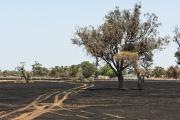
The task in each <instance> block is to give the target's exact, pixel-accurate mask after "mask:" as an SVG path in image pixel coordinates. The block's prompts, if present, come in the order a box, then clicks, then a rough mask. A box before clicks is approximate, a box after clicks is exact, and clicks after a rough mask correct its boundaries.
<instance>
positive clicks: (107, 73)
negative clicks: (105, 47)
mask: <svg viewBox="0 0 180 120" xmlns="http://www.w3.org/2000/svg"><path fill="white" fill-rule="evenodd" d="M98 75H102V76H109V77H111V78H112V77H116V74H115V73H114V71H113V70H112V69H111V68H110V67H109V66H108V65H104V66H102V67H100V68H99V69H98V70H96V76H98Z"/></svg>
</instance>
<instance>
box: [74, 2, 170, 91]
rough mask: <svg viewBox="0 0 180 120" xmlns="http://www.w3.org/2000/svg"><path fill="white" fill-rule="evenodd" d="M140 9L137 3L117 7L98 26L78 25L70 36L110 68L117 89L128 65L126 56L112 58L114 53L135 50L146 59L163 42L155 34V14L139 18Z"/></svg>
mask: <svg viewBox="0 0 180 120" xmlns="http://www.w3.org/2000/svg"><path fill="white" fill-rule="evenodd" d="M140 9H141V6H140V5H135V7H134V9H133V10H132V11H130V10H123V11H120V10H119V8H118V7H117V8H116V9H115V10H114V11H111V12H109V13H108V14H107V15H106V16H105V22H104V23H103V24H102V25H100V26H99V27H97V28H94V27H93V26H89V27H83V28H79V29H77V31H76V33H75V37H74V38H73V39H72V42H73V44H76V45H79V46H83V47H84V48H85V49H86V50H87V52H88V53H89V54H91V55H92V56H94V57H96V58H98V59H101V60H103V61H105V62H106V63H107V64H108V65H109V66H110V67H111V69H112V70H113V71H114V72H115V74H116V75H117V77H118V80H119V88H123V75H122V71H123V70H124V69H125V68H127V67H129V66H131V64H130V63H129V62H128V59H121V60H116V59H115V57H114V56H115V55H116V54H117V53H120V52H122V51H126V52H135V53H137V54H138V59H141V60H146V59H147V57H149V56H150V57H152V56H153V54H152V51H153V50H155V49H159V48H161V46H162V45H164V44H165V43H166V42H167V39H166V38H163V37H159V35H158V27H159V26H160V23H159V22H158V17H157V16H156V15H155V14H145V16H144V18H143V20H141V19H140V18H141V17H140V15H141V12H140ZM127 63H128V64H127Z"/></svg>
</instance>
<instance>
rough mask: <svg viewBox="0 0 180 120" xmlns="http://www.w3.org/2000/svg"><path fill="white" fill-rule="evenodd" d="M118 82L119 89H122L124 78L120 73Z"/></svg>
mask: <svg viewBox="0 0 180 120" xmlns="http://www.w3.org/2000/svg"><path fill="white" fill-rule="evenodd" d="M118 81H119V89H123V83H124V78H123V74H122V71H121V72H119V74H118Z"/></svg>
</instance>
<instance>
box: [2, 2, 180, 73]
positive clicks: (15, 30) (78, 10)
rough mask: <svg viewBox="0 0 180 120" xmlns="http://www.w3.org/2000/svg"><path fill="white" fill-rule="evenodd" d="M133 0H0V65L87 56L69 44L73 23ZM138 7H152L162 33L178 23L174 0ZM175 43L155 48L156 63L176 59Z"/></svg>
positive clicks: (99, 19) (94, 19)
mask: <svg viewBox="0 0 180 120" xmlns="http://www.w3.org/2000/svg"><path fill="white" fill-rule="evenodd" d="M137 2H138V3H139V1H137V0H0V69H3V70H4V69H14V68H15V67H16V66H17V65H18V64H19V62H20V61H25V62H26V64H27V66H28V68H30V65H32V64H33V61H39V62H40V63H42V64H43V65H44V66H45V67H52V66H55V65H71V64H78V63H80V62H82V61H84V60H91V61H92V59H91V57H90V56H88V55H87V53H86V52H85V50H82V49H81V48H78V47H77V46H74V45H72V44H71V40H70V39H71V38H72V37H73V33H74V32H75V27H76V26H82V27H83V26H87V25H93V26H98V25H100V24H101V23H103V20H104V19H103V18H104V16H105V14H107V12H108V11H110V10H113V9H114V8H115V7H116V6H119V7H120V9H122V10H123V9H132V8H133V7H134V4H135V3H137ZM141 4H142V13H146V12H149V13H155V14H156V15H157V16H158V17H159V21H160V22H162V26H161V28H160V34H161V35H172V31H173V29H174V27H175V26H176V25H180V13H179V12H180V7H179V5H180V1H179V0H143V1H141ZM176 50H177V46H176V45H174V44H170V45H169V46H168V48H167V49H166V50H164V51H162V52H157V53H156V54H155V57H154V59H155V61H154V64H155V65H159V66H163V67H167V66H169V65H175V64H176V63H175V58H174V52H175V51H176Z"/></svg>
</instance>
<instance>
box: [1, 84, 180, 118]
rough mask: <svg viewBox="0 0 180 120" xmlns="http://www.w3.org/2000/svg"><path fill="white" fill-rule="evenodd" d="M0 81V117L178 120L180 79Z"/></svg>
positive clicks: (179, 116)
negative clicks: (140, 84)
mask: <svg viewBox="0 0 180 120" xmlns="http://www.w3.org/2000/svg"><path fill="white" fill-rule="evenodd" d="M117 86H118V84H117V82H116V81H96V82H94V85H87V84H72V83H65V82H59V83H58V82H57V83H56V82H35V83H30V84H20V83H18V84H17V83H0V120H11V119H14V120H31V119H34V120H85V119H87V120H111V119H112V120H116V119H117V120H119V119H120V120H179V119H180V82H176V81H145V84H144V89H143V90H142V91H139V90H137V82H136V81H126V82H125V87H126V88H127V89H126V90H124V91H122V90H119V89H117Z"/></svg>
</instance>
